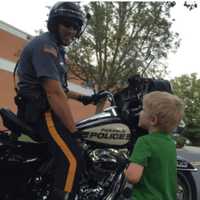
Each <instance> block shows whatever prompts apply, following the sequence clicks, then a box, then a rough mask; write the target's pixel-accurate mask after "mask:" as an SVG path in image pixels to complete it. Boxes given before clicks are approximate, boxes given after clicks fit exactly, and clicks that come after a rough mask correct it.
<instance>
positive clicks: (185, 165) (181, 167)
mask: <svg viewBox="0 0 200 200" xmlns="http://www.w3.org/2000/svg"><path fill="white" fill-rule="evenodd" d="M176 159H177V170H178V171H198V169H197V168H196V167H194V166H193V165H192V164H191V163H190V162H188V161H187V160H185V159H184V158H183V157H181V156H177V157H176Z"/></svg>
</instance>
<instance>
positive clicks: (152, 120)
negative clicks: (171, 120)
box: [151, 115, 158, 126]
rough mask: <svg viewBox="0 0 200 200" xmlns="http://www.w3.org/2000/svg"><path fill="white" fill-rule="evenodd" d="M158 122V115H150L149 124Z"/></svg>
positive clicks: (153, 124)
mask: <svg viewBox="0 0 200 200" xmlns="http://www.w3.org/2000/svg"><path fill="white" fill-rule="evenodd" d="M157 124H158V117H157V116H156V115H154V116H152V117H151V125H152V126H155V125H157Z"/></svg>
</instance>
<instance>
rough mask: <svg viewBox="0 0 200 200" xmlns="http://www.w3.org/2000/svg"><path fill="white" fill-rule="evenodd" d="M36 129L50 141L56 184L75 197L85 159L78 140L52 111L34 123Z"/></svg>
mask: <svg viewBox="0 0 200 200" xmlns="http://www.w3.org/2000/svg"><path fill="white" fill-rule="evenodd" d="M34 131H36V132H37V134H39V136H40V138H42V140H44V141H46V142H48V144H49V145H48V146H49V150H50V152H51V154H52V155H53V159H54V164H55V174H54V179H55V184H54V186H55V187H56V188H58V189H61V190H64V191H65V192H69V193H70V199H71V200H73V199H74V198H75V194H76V193H77V191H78V189H79V180H80V175H81V172H82V167H81V166H83V164H82V163H83V162H84V161H83V159H82V154H81V150H80V148H79V146H78V145H77V142H76V141H75V140H74V138H72V137H71V135H70V134H71V133H69V131H67V130H66V128H65V127H64V125H63V124H62V122H61V120H60V119H58V117H57V116H56V115H55V114H54V113H52V112H46V113H45V114H44V116H43V117H42V118H41V119H39V120H38V121H37V123H35V125H34Z"/></svg>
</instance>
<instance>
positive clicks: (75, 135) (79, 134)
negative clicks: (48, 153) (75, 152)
mask: <svg viewBox="0 0 200 200" xmlns="http://www.w3.org/2000/svg"><path fill="white" fill-rule="evenodd" d="M71 136H72V138H73V139H74V140H75V141H76V142H77V145H78V146H81V143H82V142H83V132H81V131H79V130H77V131H76V132H74V133H71Z"/></svg>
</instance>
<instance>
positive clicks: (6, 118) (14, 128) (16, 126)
mask: <svg viewBox="0 0 200 200" xmlns="http://www.w3.org/2000/svg"><path fill="white" fill-rule="evenodd" d="M0 115H1V117H2V119H3V125H4V126H5V127H7V128H8V129H9V130H10V131H11V132H12V133H14V134H15V135H16V136H17V137H19V136H20V135H21V134H25V135H29V136H30V137H31V136H33V135H34V134H33V130H32V129H31V127H30V126H29V125H27V124H26V123H25V122H23V121H22V120H20V119H19V118H18V117H17V115H16V114H15V113H13V112H12V111H11V110H9V109H7V108H1V109H0Z"/></svg>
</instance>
